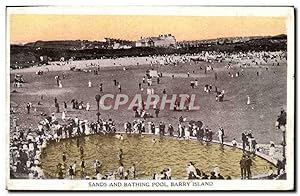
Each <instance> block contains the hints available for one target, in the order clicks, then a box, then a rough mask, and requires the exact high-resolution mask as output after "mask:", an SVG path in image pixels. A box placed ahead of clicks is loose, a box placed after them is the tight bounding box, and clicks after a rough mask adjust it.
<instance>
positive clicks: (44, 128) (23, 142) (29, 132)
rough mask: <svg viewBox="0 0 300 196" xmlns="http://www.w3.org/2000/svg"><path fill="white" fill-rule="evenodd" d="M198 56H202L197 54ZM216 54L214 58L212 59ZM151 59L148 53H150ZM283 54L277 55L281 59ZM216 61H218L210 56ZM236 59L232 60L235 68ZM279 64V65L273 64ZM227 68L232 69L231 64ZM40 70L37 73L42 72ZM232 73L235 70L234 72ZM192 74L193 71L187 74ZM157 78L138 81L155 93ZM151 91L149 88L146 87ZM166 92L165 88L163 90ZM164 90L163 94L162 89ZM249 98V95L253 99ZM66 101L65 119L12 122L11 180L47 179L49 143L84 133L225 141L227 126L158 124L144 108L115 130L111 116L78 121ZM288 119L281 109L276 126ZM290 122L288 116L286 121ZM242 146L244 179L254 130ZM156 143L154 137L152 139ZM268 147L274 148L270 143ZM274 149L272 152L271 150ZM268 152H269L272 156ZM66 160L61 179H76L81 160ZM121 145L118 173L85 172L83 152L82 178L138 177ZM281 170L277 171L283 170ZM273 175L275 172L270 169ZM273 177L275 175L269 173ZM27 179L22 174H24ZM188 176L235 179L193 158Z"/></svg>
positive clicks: (167, 174) (171, 59)
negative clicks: (44, 164)
mask: <svg viewBox="0 0 300 196" xmlns="http://www.w3.org/2000/svg"><path fill="white" fill-rule="evenodd" d="M197 55H198V56H199V54H197ZM212 56H213V58H212ZM149 58H150V57H149ZM199 58H200V59H202V60H204V61H207V62H210V63H213V62H215V61H223V60H226V59H227V60H228V59H231V60H232V61H234V60H237V59H242V60H248V61H249V60H250V62H251V63H252V64H254V65H256V66H259V65H262V63H263V62H264V63H267V62H268V61H271V62H274V63H275V62H276V65H278V63H279V60H280V59H282V58H286V56H285V53H280V55H279V57H276V58H275V57H274V56H273V54H272V53H262V52H260V53H252V52H251V53H246V54H245V53H237V54H234V55H232V54H231V55H229V54H226V53H210V52H205V53H201V54H200V57H199ZM253 58H258V59H260V60H259V62H258V61H253ZM278 58H279V59H278ZM212 59H214V60H212ZM150 61H151V62H150V63H151V65H154V64H162V65H164V64H173V65H175V66H177V65H178V64H179V63H180V62H189V63H191V58H188V57H187V56H184V55H183V56H181V57H180V58H179V59H178V58H175V56H172V55H171V56H163V57H153V58H152V59H151V60H150ZM231 64H233V63H232V62H229V65H230V66H231ZM273 65H274V66H275V64H273ZM230 66H229V67H230ZM240 66H248V64H242V65H240ZM211 69H213V68H212V66H211V68H210V69H207V68H205V72H206V71H207V70H211ZM40 74H42V73H39V75H40ZM239 74H240V73H238V72H237V73H236V76H239ZM230 76H232V73H230ZM65 77H66V76H65V74H63V75H62V76H55V80H56V85H57V86H58V87H59V88H62V79H64V78H65ZM161 77H162V73H158V76H157V77H156V83H157V84H159V83H160V82H161ZM188 77H189V73H188ZM215 79H216V80H217V75H215ZM153 80H154V78H153V77H150V75H149V74H148V75H146V76H144V77H143V79H142V83H139V89H140V90H141V89H143V87H142V85H144V86H146V87H145V88H147V94H148V93H149V94H154V89H153V88H152V85H153ZM23 82H24V81H23V78H22V77H21V76H19V75H18V76H16V78H15V81H14V86H15V87H21V83H23ZM113 85H114V86H115V87H116V88H118V90H119V92H121V91H122V86H121V83H120V82H119V81H117V80H113ZM190 86H191V88H193V89H194V88H197V87H198V86H199V84H198V80H197V79H196V80H192V81H191V82H190ZM88 87H92V83H91V81H88ZM99 88H100V92H102V91H103V84H102V83H101V84H100V86H99ZM212 88H213V87H212V85H211V84H206V85H205V86H204V91H205V92H207V93H210V92H212V91H213V89H212ZM148 89H149V90H148ZM164 91H165V89H164ZM215 92H216V94H217V95H216V101H220V102H222V101H223V100H224V95H225V91H224V90H222V91H221V92H219V91H218V90H217V87H216V86H215ZM164 94H165V93H164ZM249 102H250V99H249ZM71 103H72V109H78V110H82V109H85V110H87V111H89V110H90V104H89V103H86V104H84V103H83V102H82V101H78V100H77V99H73V100H72V101H71ZM54 104H55V108H56V113H60V107H59V103H58V100H57V99H56V98H55V100H54ZM67 107H68V106H67V103H66V102H64V109H65V110H64V111H63V112H62V116H61V120H60V119H59V120H58V117H57V116H56V114H55V113H52V114H51V115H50V116H48V115H46V114H43V115H42V116H43V117H44V120H43V121H41V122H40V123H39V125H38V126H37V128H35V129H31V128H29V129H20V128H19V127H18V125H17V120H15V119H14V120H13V121H12V128H11V137H10V156H11V158H10V170H11V172H10V174H11V177H12V178H18V177H20V176H18V175H19V174H23V175H25V176H26V177H27V178H30V179H43V178H46V177H45V175H44V173H43V169H42V168H41V164H40V161H41V155H42V153H43V149H44V148H46V147H47V145H48V144H49V142H52V141H55V142H59V141H60V140H62V139H66V138H72V137H82V136H86V135H90V134H115V133H116V132H117V131H121V132H124V133H126V134H143V133H148V134H156V135H159V136H161V137H164V136H170V137H178V138H182V139H187V140H188V139H191V138H192V137H195V138H196V139H197V140H198V141H201V142H212V141H213V136H214V135H215V136H216V137H217V139H218V142H219V143H220V144H222V145H223V143H224V137H225V133H224V129H223V128H222V127H219V129H218V130H217V131H216V132H215V133H214V132H213V131H212V129H211V128H209V126H208V125H206V124H205V125H204V123H203V122H201V121H189V122H187V121H186V120H185V119H184V118H183V117H182V116H180V117H179V119H178V124H176V125H172V124H170V123H166V122H163V121H161V122H159V123H158V124H155V123H154V122H153V121H151V120H146V119H147V118H154V115H152V114H150V113H148V112H146V111H145V110H143V109H139V108H136V109H135V110H134V112H135V120H134V121H133V122H129V121H127V122H125V123H124V130H117V128H116V125H115V122H114V121H113V120H112V119H99V120H98V121H96V122H89V121H88V120H84V119H79V118H78V117H75V118H72V117H67V115H68V114H67V112H66V109H67ZM31 108H33V106H32V103H30V102H28V104H27V105H26V110H27V114H30V111H31ZM154 111H155V117H156V118H158V115H159V112H160V111H159V109H158V108H154ZM285 118H286V114H285V113H281V115H280V116H279V117H278V127H280V125H282V124H283V121H284V119H285ZM285 123H286V119H285ZM116 136H117V137H118V138H119V139H122V138H123V136H122V134H117V135H116ZM241 140H242V149H243V151H245V154H244V155H243V157H242V159H241V161H240V167H241V178H242V179H250V178H251V177H252V174H251V165H252V163H251V154H255V152H256V151H257V142H256V140H255V138H254V137H253V135H252V132H251V131H248V132H246V131H245V132H243V133H242V138H241ZM154 142H155V141H154ZM232 145H233V146H237V141H236V139H235V138H234V139H233V140H232ZM79 149H80V153H81V155H83V154H84V153H83V151H84V149H83V147H82V146H81V147H80V148H79ZM270 149H273V146H272V145H271V147H270ZM270 151H271V152H272V150H270ZM271 152H270V154H271ZM62 157H63V158H62V163H60V164H58V165H57V178H59V179H62V178H65V177H66V176H68V177H69V178H70V179H73V178H76V177H77V174H78V173H77V170H76V167H77V163H76V162H74V164H73V165H66V159H67V157H66V155H65V154H63V155H62ZM122 159H123V158H122V149H120V151H119V153H118V161H119V163H120V166H119V168H117V171H116V172H110V173H107V174H101V172H100V171H101V170H100V168H101V164H102V163H100V161H98V160H95V161H94V173H93V174H91V177H89V176H88V175H86V174H85V172H84V169H85V164H86V163H85V160H84V156H81V159H80V163H79V167H80V177H81V178H91V179H135V178H136V176H137V174H136V169H135V165H134V164H133V165H132V167H131V168H128V169H125V168H124V165H123V163H122ZM284 165H285V163H284V161H283V163H282V162H278V165H277V166H278V167H279V168H280V169H283V167H284ZM281 172H282V170H279V173H281ZM270 173H271V172H270ZM270 176H274V174H272V175H270ZM22 177H24V176H22ZM187 178H188V179H231V177H230V176H227V177H223V176H222V175H221V174H220V172H219V171H218V170H217V169H216V170H214V171H212V172H211V173H210V174H209V175H208V174H205V173H203V172H201V171H200V170H199V169H197V168H196V167H195V166H194V164H193V163H192V162H190V163H189V164H188V166H187ZM153 179H171V168H167V169H163V170H162V171H161V172H159V173H155V174H153Z"/></svg>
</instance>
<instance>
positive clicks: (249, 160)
mask: <svg viewBox="0 0 300 196" xmlns="http://www.w3.org/2000/svg"><path fill="white" fill-rule="evenodd" d="M251 166H252V160H251V159H250V156H249V155H248V156H247V157H246V162H245V167H246V173H247V179H250V178H251V177H252V174H251Z"/></svg>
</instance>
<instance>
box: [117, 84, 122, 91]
mask: <svg viewBox="0 0 300 196" xmlns="http://www.w3.org/2000/svg"><path fill="white" fill-rule="evenodd" d="M118 89H119V92H121V91H122V87H121V84H120V83H119V85H118Z"/></svg>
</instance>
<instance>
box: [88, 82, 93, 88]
mask: <svg viewBox="0 0 300 196" xmlns="http://www.w3.org/2000/svg"><path fill="white" fill-rule="evenodd" d="M88 87H89V88H91V87H92V82H91V81H90V80H89V82H88Z"/></svg>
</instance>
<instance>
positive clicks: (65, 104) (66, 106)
mask: <svg viewBox="0 0 300 196" xmlns="http://www.w3.org/2000/svg"><path fill="white" fill-rule="evenodd" d="M64 106H65V109H67V108H68V105H67V103H66V102H65V101H64Z"/></svg>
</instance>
